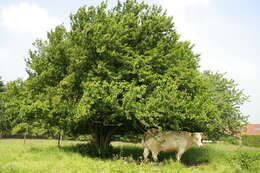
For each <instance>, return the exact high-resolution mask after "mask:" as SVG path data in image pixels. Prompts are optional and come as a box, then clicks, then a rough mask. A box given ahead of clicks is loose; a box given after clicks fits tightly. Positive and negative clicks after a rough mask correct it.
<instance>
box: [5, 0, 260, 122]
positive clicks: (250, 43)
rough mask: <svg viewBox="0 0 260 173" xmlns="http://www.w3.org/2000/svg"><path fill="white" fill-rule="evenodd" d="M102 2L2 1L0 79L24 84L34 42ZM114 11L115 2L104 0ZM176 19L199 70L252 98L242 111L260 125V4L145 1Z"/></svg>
mask: <svg viewBox="0 0 260 173" xmlns="http://www.w3.org/2000/svg"><path fill="white" fill-rule="evenodd" d="M100 2H102V1H101V0H98V1H97V0H96V1H95V0H87V1H86V0H85V1H83V0H73V1H71V0H55V1H53V0H22V1H21V0H1V1H0V76H1V77H2V79H3V80H4V81H5V82H7V81H10V80H15V79H17V78H18V77H21V78H23V79H26V77H27V75H26V71H25V62H24V59H25V58H26V57H27V55H28V50H29V49H31V48H32V43H33V42H34V41H35V40H36V39H37V38H45V37H46V32H47V31H49V30H50V29H51V28H54V27H55V26H56V25H58V24H62V23H63V24H65V25H66V26H68V25H69V17H68V16H69V14H70V13H74V12H75V11H76V10H77V9H78V8H79V7H80V6H83V5H97V4H99V3H100ZM107 2H108V3H109V4H110V6H113V4H115V3H116V2H117V0H107ZM146 2H148V3H155V4H158V5H161V6H162V7H163V8H164V9H167V12H168V14H169V15H171V16H173V17H174V22H175V24H176V27H177V31H178V32H179V33H180V34H181V39H182V40H189V41H191V42H192V43H194V44H195V47H194V51H195V52H197V53H200V54H201V57H200V58H201V62H200V65H201V70H212V71H215V72H221V73H226V77H228V78H231V79H234V80H235V81H236V83H237V84H238V87H239V88H240V89H244V92H245V93H246V94H248V95H250V102H248V103H246V104H245V105H244V106H243V107H242V111H243V112H244V113H245V114H246V115H249V116H250V118H249V121H250V123H260V106H258V103H260V82H258V78H259V77H258V74H260V69H259V68H258V67H259V66H260V58H259V53H258V50H259V49H260V34H259V33H258V31H259V29H260V20H259V18H260V1H258V0H147V1H146Z"/></svg>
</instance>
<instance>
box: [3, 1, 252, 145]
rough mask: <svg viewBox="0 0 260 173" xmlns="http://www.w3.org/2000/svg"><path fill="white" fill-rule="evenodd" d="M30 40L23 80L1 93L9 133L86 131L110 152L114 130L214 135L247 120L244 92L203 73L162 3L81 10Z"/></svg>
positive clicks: (73, 133) (74, 133) (236, 128)
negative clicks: (66, 22) (67, 22)
mask: <svg viewBox="0 0 260 173" xmlns="http://www.w3.org/2000/svg"><path fill="white" fill-rule="evenodd" d="M34 46H35V48H34V49H33V50H31V51H30V55H29V57H28V59H27V60H26V62H27V72H28V74H29V78H28V79H27V80H25V81H21V80H17V81H13V82H10V83H8V84H7V86H6V91H5V93H4V94H3V96H4V98H3V99H4V100H5V116H6V117H7V119H8V120H10V123H11V125H12V129H11V130H12V132H13V133H18V132H19V133H23V135H24V136H26V135H28V134H31V135H43V134H51V135H53V136H55V135H59V136H62V135H63V134H65V135H71V136H78V135H81V134H82V135H85V134H91V135H92V136H93V139H94V142H95V144H96V145H97V146H98V147H99V148H104V149H107V148H108V147H109V144H110V141H111V140H112V138H113V136H114V135H115V134H128V133H132V134H135V133H143V132H144V131H145V130H146V129H148V128H151V127H157V128H161V129H163V130H164V129H168V130H169V129H171V130H186V131H192V132H193V131H201V132H205V133H207V134H208V135H210V136H213V137H219V136H220V135H221V134H224V133H227V132H229V133H236V132H237V131H239V130H240V128H241V126H242V124H243V123H244V122H245V121H246V117H245V116H244V115H242V114H241V112H240V109H239V107H240V106H241V105H242V104H243V103H244V102H245V101H246V99H247V97H246V96H245V95H244V94H243V93H242V91H240V90H238V89H237V86H236V84H235V82H234V81H233V80H228V79H226V78H225V77H224V76H223V75H221V74H217V73H211V72H203V73H202V72H200V71H199V69H198V68H199V55H197V54H196V53H194V52H193V50H192V47H193V45H192V44H190V43H189V42H187V41H180V40H179V35H178V33H177V32H176V29H175V27H174V23H173V21H172V17H168V16H167V14H166V13H165V12H164V11H163V10H162V9H161V8H160V7H157V6H149V5H147V4H145V3H138V2H137V1H135V0H127V1H125V2H124V3H120V2H118V4H117V5H116V6H115V7H114V8H112V9H108V8H107V4H106V3H102V4H101V5H100V6H97V7H93V6H91V7H82V8H80V9H79V10H78V11H77V12H76V13H75V14H72V15H71V29H70V30H66V28H65V27H63V26H57V27H56V28H55V29H54V30H52V31H51V32H49V33H48V38H47V40H37V41H36V42H35V43H34Z"/></svg>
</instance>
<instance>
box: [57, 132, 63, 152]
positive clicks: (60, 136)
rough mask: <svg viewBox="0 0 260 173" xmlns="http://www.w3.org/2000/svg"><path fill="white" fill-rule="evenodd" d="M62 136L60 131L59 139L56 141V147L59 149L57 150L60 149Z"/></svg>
mask: <svg viewBox="0 0 260 173" xmlns="http://www.w3.org/2000/svg"><path fill="white" fill-rule="evenodd" d="M62 136H63V131H62V130H61V131H60V132H59V139H58V147H59V148H60V146H61V141H62Z"/></svg>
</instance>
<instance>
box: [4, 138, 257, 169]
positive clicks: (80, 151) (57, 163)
mask: <svg viewBox="0 0 260 173" xmlns="http://www.w3.org/2000/svg"><path fill="white" fill-rule="evenodd" d="M113 148H114V149H113V156H111V157H110V158H107V159H101V158H99V157H97V156H95V155H93V154H91V150H90V149H89V148H87V145H85V144H82V143H81V144H78V142H73V141H65V142H63V144H62V147H61V148H60V149H59V148H58V147H57V142H56V141H54V140H28V141H27V143H26V144H25V145H24V144H23V140H19V139H0V173H80V172H81V173H132V172H133V173H148V172H149V173H150V172H152V173H161V172H162V173H246V172H254V173H260V149H259V148H251V147H243V146H242V147H240V146H235V145H230V144H208V145H205V147H203V148H192V149H190V150H189V151H187V152H186V153H185V154H184V155H183V157H182V162H181V163H176V161H175V156H174V154H173V153H162V154H161V155H160V156H159V159H160V161H159V162H158V163H143V162H142V147H141V145H140V144H129V143H128V144H127V143H120V142H114V143H113Z"/></svg>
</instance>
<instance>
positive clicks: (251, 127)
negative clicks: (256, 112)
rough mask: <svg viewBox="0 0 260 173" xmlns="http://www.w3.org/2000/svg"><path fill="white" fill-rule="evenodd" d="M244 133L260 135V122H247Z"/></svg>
mask: <svg viewBox="0 0 260 173" xmlns="http://www.w3.org/2000/svg"><path fill="white" fill-rule="evenodd" d="M242 135H260V124H247V125H246V127H245V129H244V130H243V132H242Z"/></svg>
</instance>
